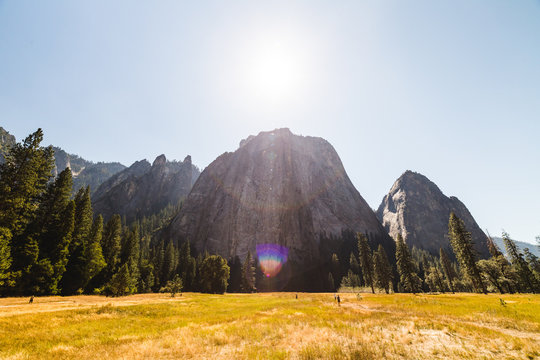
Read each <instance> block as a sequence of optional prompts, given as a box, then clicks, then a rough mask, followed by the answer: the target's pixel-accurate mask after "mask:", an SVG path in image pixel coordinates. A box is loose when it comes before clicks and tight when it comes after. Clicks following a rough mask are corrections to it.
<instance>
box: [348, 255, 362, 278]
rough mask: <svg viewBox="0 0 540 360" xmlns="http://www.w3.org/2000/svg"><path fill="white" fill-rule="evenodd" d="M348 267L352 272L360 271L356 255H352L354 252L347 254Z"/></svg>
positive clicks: (357, 272)
mask: <svg viewBox="0 0 540 360" xmlns="http://www.w3.org/2000/svg"><path fill="white" fill-rule="evenodd" d="M349 268H350V269H351V270H352V272H353V274H356V275H358V274H359V273H360V265H359V264H358V260H356V256H354V253H352V252H351V255H350V256H349Z"/></svg>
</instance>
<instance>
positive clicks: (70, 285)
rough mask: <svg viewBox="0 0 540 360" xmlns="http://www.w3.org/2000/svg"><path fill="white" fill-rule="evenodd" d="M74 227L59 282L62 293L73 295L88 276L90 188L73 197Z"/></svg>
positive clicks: (80, 288)
mask: <svg viewBox="0 0 540 360" xmlns="http://www.w3.org/2000/svg"><path fill="white" fill-rule="evenodd" d="M74 201H75V225H74V230H73V237H72V240H71V243H70V246H69V259H68V263H67V266H66V272H65V274H64V277H63V278H62V280H61V284H62V293H63V294H64V295H73V294H75V293H77V292H82V291H83V290H84V286H85V285H86V281H87V279H88V276H87V275H86V274H85V272H86V270H87V265H86V261H87V259H86V258H85V254H86V252H87V251H86V246H87V245H88V241H89V237H90V232H91V230H92V218H93V212H92V203H91V200H90V187H86V188H81V189H79V191H78V192H77V194H76V195H75V199H74Z"/></svg>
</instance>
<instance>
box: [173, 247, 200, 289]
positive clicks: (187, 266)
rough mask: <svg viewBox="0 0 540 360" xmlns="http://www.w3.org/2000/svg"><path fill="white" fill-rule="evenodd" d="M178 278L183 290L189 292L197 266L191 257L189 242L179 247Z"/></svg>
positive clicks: (192, 285)
mask: <svg viewBox="0 0 540 360" xmlns="http://www.w3.org/2000/svg"><path fill="white" fill-rule="evenodd" d="M178 267H179V271H178V273H179V274H180V278H181V279H182V283H183V284H184V288H185V289H186V290H187V291H189V290H193V287H194V282H195V276H196V273H197V265H196V261H195V258H194V257H193V256H191V246H190V243H189V241H186V242H184V243H183V244H182V246H180V258H179V260H178Z"/></svg>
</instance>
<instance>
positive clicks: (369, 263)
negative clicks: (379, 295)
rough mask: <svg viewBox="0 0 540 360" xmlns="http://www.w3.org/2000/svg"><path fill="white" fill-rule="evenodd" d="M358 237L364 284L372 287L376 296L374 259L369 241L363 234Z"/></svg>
mask: <svg viewBox="0 0 540 360" xmlns="http://www.w3.org/2000/svg"><path fill="white" fill-rule="evenodd" d="M356 237H357V239H358V257H359V259H360V267H361V268H362V274H363V275H364V284H365V285H366V286H370V287H371V292H372V293H373V294H375V287H374V284H373V280H374V279H373V258H372V254H371V249H370V247H369V244H368V239H367V237H366V236H365V235H364V234H362V233H358V234H357V235H356Z"/></svg>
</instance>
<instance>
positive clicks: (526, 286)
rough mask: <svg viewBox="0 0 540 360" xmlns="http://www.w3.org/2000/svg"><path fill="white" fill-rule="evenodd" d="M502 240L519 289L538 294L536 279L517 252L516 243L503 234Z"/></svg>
mask: <svg viewBox="0 0 540 360" xmlns="http://www.w3.org/2000/svg"><path fill="white" fill-rule="evenodd" d="M502 239H503V242H504V246H505V248H506V253H507V254H508V257H509V258H510V262H511V263H512V267H514V268H515V270H516V273H517V275H518V278H519V287H520V288H521V291H522V292H538V291H539V289H538V288H539V286H538V285H537V283H536V279H535V277H534V275H533V273H532V271H531V269H530V268H529V266H528V264H527V261H525V259H524V258H523V254H521V252H520V251H519V248H518V246H517V245H516V243H515V242H514V241H513V240H512V239H510V235H508V234H507V233H506V232H503V234H502Z"/></svg>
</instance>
